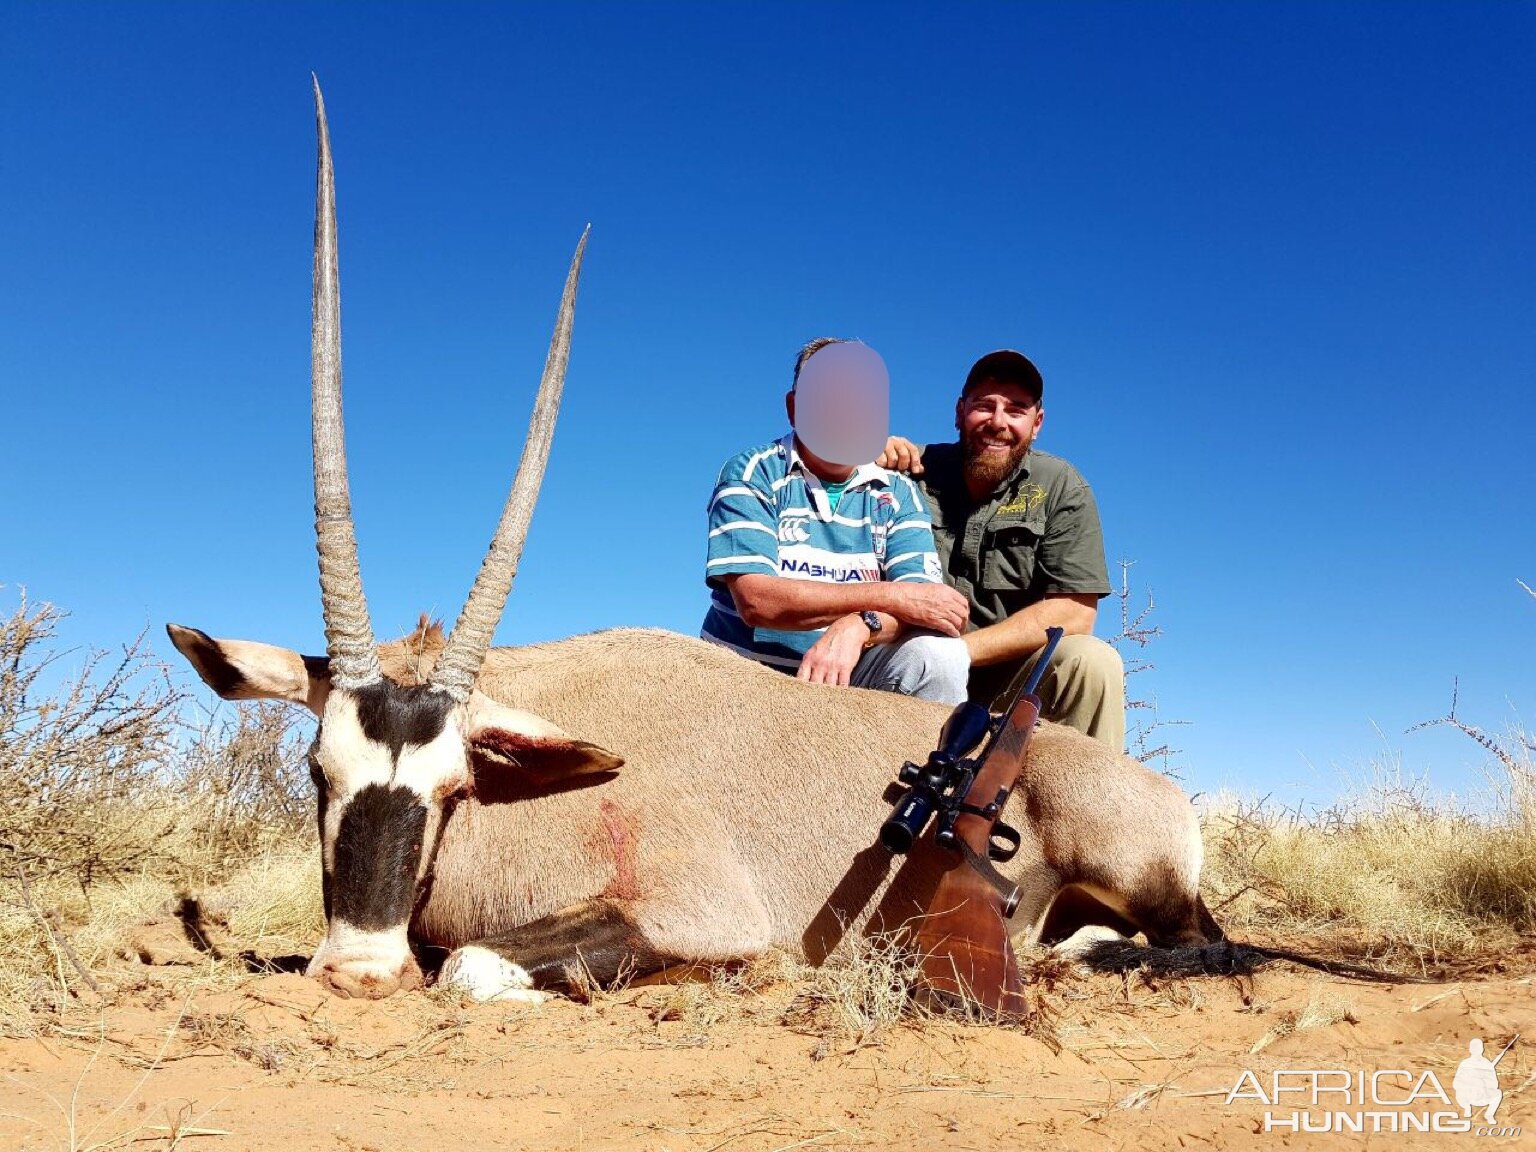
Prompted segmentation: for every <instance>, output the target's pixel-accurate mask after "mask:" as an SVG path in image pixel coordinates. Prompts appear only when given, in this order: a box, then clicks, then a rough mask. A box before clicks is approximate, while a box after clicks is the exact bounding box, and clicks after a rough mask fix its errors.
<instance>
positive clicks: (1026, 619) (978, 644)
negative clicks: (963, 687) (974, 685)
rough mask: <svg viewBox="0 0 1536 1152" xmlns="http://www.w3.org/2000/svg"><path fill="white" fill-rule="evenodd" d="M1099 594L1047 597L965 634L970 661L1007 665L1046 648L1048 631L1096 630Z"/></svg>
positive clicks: (1081, 632) (1079, 632)
mask: <svg viewBox="0 0 1536 1152" xmlns="http://www.w3.org/2000/svg"><path fill="white" fill-rule="evenodd" d="M1098 599H1099V598H1098V597H1097V596H1091V595H1089V596H1078V595H1063V596H1047V597H1046V598H1045V599H1044V600H1041V601H1039V602H1038V603H1035V604H1031V605H1030V606H1029V607H1027V608H1024V609H1021V610H1020V611H1018V612H1015V613H1014V614H1013V615H1012V616H1010V617H1008V619H1006V620H1001V621H999V622H998V623H996V624H989V625H987V626H986V627H985V628H978V629H976V630H975V631H974V632H967V633H966V634H965V647H966V649H967V650H968V651H969V652H970V654H971V664H972V665H973V666H982V665H987V664H1006V663H1009V662H1011V661H1014V660H1023V659H1026V658H1028V657H1030V656H1032V655H1034V654H1035V653H1036V652H1038V651H1039V650H1040V649H1041V648H1044V647H1045V630H1046V629H1047V628H1051V627H1057V628H1061V629H1062V630H1063V631H1065V632H1066V634H1067V635H1069V636H1086V635H1089V634H1090V633H1092V631H1093V622H1094V619H1095V617H1097V615H1098Z"/></svg>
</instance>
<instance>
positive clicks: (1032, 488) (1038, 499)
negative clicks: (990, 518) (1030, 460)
mask: <svg viewBox="0 0 1536 1152" xmlns="http://www.w3.org/2000/svg"><path fill="white" fill-rule="evenodd" d="M1044 504H1045V489H1044V488H1042V487H1040V485H1038V484H1026V485H1025V486H1024V487H1023V488H1020V489H1019V492H1018V495H1016V496H1015V497H1014V498H1013V499H1012V500H1011V501H1009V502H1008V503H1007V504H1004V505H1003V506H1002V507H1001V508H999V509H998V510H997V514H998V515H999V516H1001V515H1002V514H1003V513H1005V512H1022V513H1023V514H1024V515H1026V516H1027V515H1029V513H1030V512H1031V511H1033V510H1034V509H1036V508H1039V507H1042V506H1043V505H1044Z"/></svg>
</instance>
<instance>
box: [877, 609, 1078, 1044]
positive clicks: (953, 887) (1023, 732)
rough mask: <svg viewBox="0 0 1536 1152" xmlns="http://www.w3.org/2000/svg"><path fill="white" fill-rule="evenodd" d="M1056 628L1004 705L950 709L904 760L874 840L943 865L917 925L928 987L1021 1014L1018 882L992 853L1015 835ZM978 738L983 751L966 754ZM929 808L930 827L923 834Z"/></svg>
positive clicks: (941, 995) (1004, 850) (1003, 856)
mask: <svg viewBox="0 0 1536 1152" xmlns="http://www.w3.org/2000/svg"><path fill="white" fill-rule="evenodd" d="M1061 635H1062V630H1061V629H1060V628H1047V629H1046V644H1045V648H1044V649H1043V650H1042V651H1041V653H1040V658H1039V660H1037V661H1036V662H1035V667H1034V669H1033V670H1032V672H1031V673H1030V676H1029V679H1028V680H1027V681H1026V682H1025V683H1024V684H1023V685H1022V686H1021V687H1020V688H1019V691H1018V693H1017V694H1016V695H1015V697H1014V699H1013V701H1012V703H1011V704H1009V706H1008V707H1007V709H1006V710H1005V711H1004V712H1003V713H1002V714H1001V715H999V716H996V717H994V716H993V715H992V714H991V713H990V712H989V711H987V709H986V708H984V707H982V706H981V705H980V704H972V703H965V704H961V705H959V706H958V707H957V708H956V709H955V710H954V711H953V712H951V713H950V716H949V719H948V720H946V721H945V723H944V728H943V730H942V731H941V732H940V734H939V746H938V748H937V749H935V750H934V752H933V753H932V754H931V755H930V756H929V757H928V762H927V763H926V764H924V765H923V766H921V767H919V766H918V765H916V764H912V763H907V764H904V765H902V768H901V773H900V777H899V779H900V781H901V783H903V784H905V785H907V791H906V792H905V793H903V795H902V797H901V799H900V800H898V801H897V802H896V807H895V809H894V810H893V811H892V813H891V816H890V818H889V819H888V820H886V822H885V823H884V824H883V825H881V828H880V842H881V843H882V844H884V845H885V846H886V847H887V848H889V849H890V850H891V851H892V852H894V853H897V854H902V853H905V852H907V851H909V850H910V849H912V848H913V847H914V845H916V847H917V848H918V849H919V850H920V851H922V852H923V853H924V855H926V856H929V857H931V858H932V863H933V865H934V866H935V867H937V868H938V869H939V870H940V871H941V875H940V877H939V883H938V886H937V887H936V888H935V889H934V892H933V896H932V899H931V900H930V902H929V905H928V911H927V914H926V915H925V916H924V917H923V918H922V919H921V920H920V921H919V924H918V928H917V947H918V951H919V952H920V954H921V957H922V966H923V979H924V982H925V983H926V984H927V986H928V988H929V990H930V991H931V992H932V993H933V994H934V995H935V996H936V997H937V998H938V999H940V1000H945V1001H950V1002H955V1001H958V1002H960V1003H962V1004H964V1005H974V1006H977V1007H980V1008H983V1009H985V1010H986V1011H987V1012H989V1013H990V1014H992V1015H995V1016H1000V1017H1006V1016H1020V1015H1023V1014H1024V1011H1025V1007H1026V1006H1025V1003H1024V996H1023V988H1022V986H1021V984H1020V981H1019V965H1018V960H1017V958H1016V957H1015V956H1014V953H1013V945H1012V943H1011V942H1010V940H1009V932H1008V924H1007V920H1008V918H1009V917H1011V916H1012V915H1013V913H1014V911H1015V910H1016V909H1017V908H1018V905H1019V890H1018V887H1017V885H1015V884H1014V883H1013V882H1012V881H1010V880H1008V879H1007V878H1006V877H1004V876H1003V875H1002V874H1001V873H999V872H998V871H997V869H996V868H995V867H993V864H992V861H994V860H997V861H1005V860H1008V859H1010V858H1012V856H1013V854H1014V853H1015V852H1017V851H1018V849H1019V845H1020V843H1021V842H1022V837H1021V836H1020V835H1019V832H1018V830H1017V829H1015V828H1012V827H1010V826H1009V825H1007V824H1004V823H1003V822H1002V820H1001V816H1002V811H1003V806H1004V805H1005V804H1006V803H1007V802H1008V796H1009V794H1010V793H1011V792H1012V791H1013V787H1014V785H1015V784H1016V783H1017V782H1018V779H1019V774H1020V772H1022V771H1023V768H1024V759H1025V755H1026V754H1027V752H1028V749H1029V739H1030V736H1031V735H1033V734H1034V730H1035V725H1036V723H1037V722H1038V721H1039V719H1040V699H1039V697H1038V696H1036V695H1035V689H1036V688H1038V687H1039V686H1040V679H1041V677H1042V676H1044V675H1045V671H1046V668H1047V667H1048V665H1049V664H1050V662H1051V655H1052V654H1053V653H1054V651H1055V649H1056V643H1057V641H1059V640H1060V639H1061ZM983 739H985V740H986V742H987V743H986V747H985V748H984V749H983V750H982V752H981V754H980V755H979V756H976V757H975V758H969V757H968V755H967V754H968V753H970V752H971V751H972V750H974V749H975V748H976V746H977V745H978V744H980V743H981V742H982V740H983ZM935 813H937V819H935V820H933V827H932V834H931V837H930V838H929V839H926V840H921V841H920V840H919V838H920V837H921V836H922V834H923V831H924V829H925V828H926V827H927V826H928V824H929V821H930V818H932V817H933V816H934V815H935Z"/></svg>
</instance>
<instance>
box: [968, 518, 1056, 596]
mask: <svg viewBox="0 0 1536 1152" xmlns="http://www.w3.org/2000/svg"><path fill="white" fill-rule="evenodd" d="M1044 535H1045V521H1044V520H1033V519H1032V520H1003V521H998V522H995V523H992V524H989V525H988V526H987V530H986V531H985V532H983V533H982V537H981V586H982V587H983V588H985V589H986V590H987V591H989V592H1008V591H1015V592H1023V591H1024V590H1025V589H1027V588H1028V587H1029V585H1030V583H1031V581H1033V580H1034V578H1035V568H1036V562H1037V559H1038V553H1039V551H1040V540H1041V538H1042V537H1043V536H1044Z"/></svg>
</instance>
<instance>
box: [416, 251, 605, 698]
mask: <svg viewBox="0 0 1536 1152" xmlns="http://www.w3.org/2000/svg"><path fill="white" fill-rule="evenodd" d="M591 231H592V226H591V225H590V224H589V225H587V227H586V229H585V230H584V231H583V232H582V234H581V240H580V241H579V242H578V243H577V245H576V255H575V256H574V257H573V258H572V259H571V270H570V272H569V273H567V274H566V277H565V292H564V294H563V295H562V296H561V297H560V315H559V316H558V317H557V318H556V320H555V333H554V335H553V336H552V337H551V338H550V341H549V357H548V359H546V360H545V361H544V378H543V380H541V381H540V382H539V394H538V396H537V397H536V398H535V399H534V402H533V416H532V418H531V419H530V420H529V421H528V438H527V439H526V440H524V441H523V456H522V459H521V460H520V461H519V462H518V465H517V477H516V479H514V480H513V481H512V491H511V492H509V493H508V494H507V503H506V506H505V507H504V508H503V509H502V511H501V523H500V524H498V525H497V526H496V536H495V538H494V539H492V540H491V547H490V549H489V550H488V551H487V552H486V554H485V560H484V561H483V562H482V563H481V565H480V571H479V573H478V574H477V575H476V576H475V585H474V587H473V588H471V589H470V590H469V599H468V600H466V601H465V602H464V610H463V611H462V612H460V613H459V619H458V623H456V624H455V625H454V626H453V635H451V636H450V637H448V644H447V647H445V648H444V649H443V654H442V656H441V657H439V658H438V661H437V667H436V669H435V670H434V671H433V673H432V684H433V686H434V687H436V688H439V689H441V690H442V691H444V692H446V693H448V695H450V696H452V697H453V698H454V699H455V700H457V701H458V702H459V703H461V704H462V703H463V702H464V701H465V700H468V699H469V693H470V690H471V689H472V688H473V687H474V686H475V677H477V676H478V675H480V664H481V662H482V661H483V660H484V659H485V651H486V649H487V648H489V647H490V646H491V636H492V634H493V633H494V632H495V631H496V625H497V623H498V622H499V621H500V620H501V611H502V609H503V608H505V607H506V604H507V594H508V593H510V592H511V591H512V581H513V579H514V578H515V577H516V576H517V562H518V559H519V558H520V557H521V556H522V554H523V541H524V540H525V539H526V538H527V536H528V523H529V521H530V520H532V519H533V506H534V504H535V503H536V502H537V501H538V498H539V485H540V484H541V483H542V482H543V480H544V466H545V464H547V463H548V461H549V445H550V441H551V440H553V439H554V435H555V417H556V416H558V415H559V414H560V393H561V391H562V390H563V389H564V387H565V365H566V362H567V361H568V360H569V359H570V357H571V326H572V325H573V324H574V323H575V320H576V285H577V282H578V281H579V280H580V279H581V258H582V254H583V253H584V252H586V250H587V234H588V233H589V232H591Z"/></svg>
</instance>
